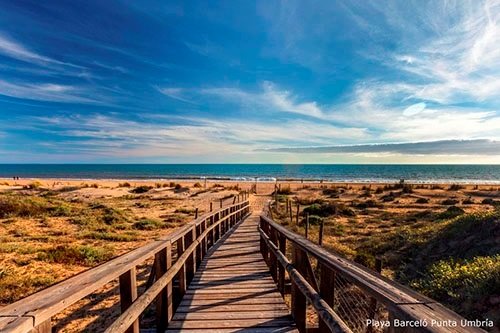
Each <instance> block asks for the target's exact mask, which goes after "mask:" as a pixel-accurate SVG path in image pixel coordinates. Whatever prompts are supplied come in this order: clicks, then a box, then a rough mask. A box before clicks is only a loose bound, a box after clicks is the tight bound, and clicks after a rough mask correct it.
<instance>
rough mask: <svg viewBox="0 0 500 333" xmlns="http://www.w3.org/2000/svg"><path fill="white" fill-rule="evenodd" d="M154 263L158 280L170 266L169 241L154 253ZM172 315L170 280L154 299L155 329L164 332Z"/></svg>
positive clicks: (170, 251) (170, 249)
mask: <svg viewBox="0 0 500 333" xmlns="http://www.w3.org/2000/svg"><path fill="white" fill-rule="evenodd" d="M155 265H156V269H155V273H156V280H158V279H159V278H161V277H162V276H163V274H165V273H166V272H167V270H168V269H169V268H170V267H171V266H172V246H171V245H170V243H167V246H166V247H165V248H164V249H163V250H161V251H159V252H158V253H157V254H156V255H155ZM173 315H174V307H173V304H172V282H170V283H169V284H167V286H166V287H165V289H163V291H162V292H161V293H160V295H159V296H158V297H157V299H156V331H157V332H165V330H166V329H167V326H168V323H169V322H170V320H172V317H173Z"/></svg>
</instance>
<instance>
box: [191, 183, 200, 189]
mask: <svg viewBox="0 0 500 333" xmlns="http://www.w3.org/2000/svg"><path fill="white" fill-rule="evenodd" d="M193 187H196V188H200V187H202V186H201V184H200V183H194V185H193Z"/></svg>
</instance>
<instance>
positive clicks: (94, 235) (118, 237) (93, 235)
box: [83, 231, 137, 242]
mask: <svg viewBox="0 0 500 333" xmlns="http://www.w3.org/2000/svg"><path fill="white" fill-rule="evenodd" d="M83 238H86V239H97V240H106V241H110V242H133V241H135V240H137V235H135V234H131V233H125V234H117V233H112V232H99V231H93V232H88V233H85V234H84V235H83Z"/></svg>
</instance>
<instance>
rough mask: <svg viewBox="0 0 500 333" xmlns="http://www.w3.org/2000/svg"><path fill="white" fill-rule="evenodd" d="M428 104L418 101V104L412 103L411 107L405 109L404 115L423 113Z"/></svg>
mask: <svg viewBox="0 0 500 333" xmlns="http://www.w3.org/2000/svg"><path fill="white" fill-rule="evenodd" d="M426 106H427V105H426V104H425V103H416V104H413V105H410V106H409V107H407V108H406V109H404V111H403V115H405V116H409V117H411V116H415V115H417V114H419V113H421V112H422V111H424V110H425V107H426Z"/></svg>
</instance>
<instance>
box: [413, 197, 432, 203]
mask: <svg viewBox="0 0 500 333" xmlns="http://www.w3.org/2000/svg"><path fill="white" fill-rule="evenodd" d="M415 203H418V204H428V203H429V199H427V198H418V199H417V200H416V201H415Z"/></svg>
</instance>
